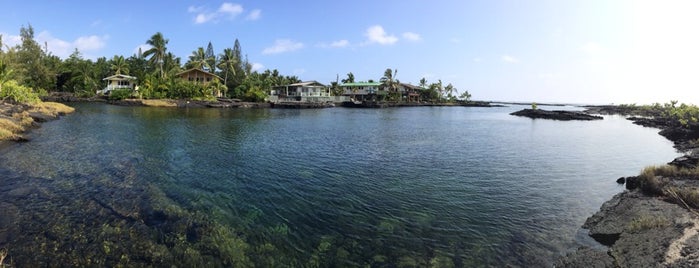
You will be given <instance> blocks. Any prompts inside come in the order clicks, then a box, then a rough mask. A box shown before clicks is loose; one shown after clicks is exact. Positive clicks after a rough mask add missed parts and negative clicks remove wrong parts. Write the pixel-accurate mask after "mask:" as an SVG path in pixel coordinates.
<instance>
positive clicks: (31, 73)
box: [15, 24, 56, 90]
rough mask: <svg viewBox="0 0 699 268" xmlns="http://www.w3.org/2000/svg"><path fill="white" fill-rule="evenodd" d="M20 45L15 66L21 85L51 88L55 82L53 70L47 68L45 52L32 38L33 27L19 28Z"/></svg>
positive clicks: (37, 88)
mask: <svg viewBox="0 0 699 268" xmlns="http://www.w3.org/2000/svg"><path fill="white" fill-rule="evenodd" d="M20 39H21V40H22V43H21V45H20V46H19V49H18V51H17V52H18V55H17V63H18V66H17V67H19V68H16V69H15V70H17V72H18V73H17V75H18V78H19V79H20V81H21V82H22V84H23V85H26V86H28V87H29V88H32V89H34V90H40V89H44V90H45V89H52V88H54V87H55V84H56V75H55V70H53V71H54V72H52V70H49V68H48V67H47V66H46V65H45V64H44V63H45V62H44V61H43V60H44V57H45V56H46V52H45V51H43V50H42V49H41V46H39V43H37V42H36V40H34V28H32V26H31V24H30V25H29V26H28V27H26V28H25V27H24V26H23V27H21V28H20Z"/></svg>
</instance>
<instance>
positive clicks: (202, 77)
mask: <svg viewBox="0 0 699 268" xmlns="http://www.w3.org/2000/svg"><path fill="white" fill-rule="evenodd" d="M177 77H179V78H182V79H183V80H185V81H190V82H195V83H202V84H208V83H209V82H211V81H213V80H214V79H218V80H219V81H221V80H223V79H222V78H221V77H219V76H218V75H215V74H212V73H210V72H207V71H204V70H202V69H197V68H192V69H189V70H185V71H182V72H180V73H178V74H177Z"/></svg>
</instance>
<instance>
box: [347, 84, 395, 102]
mask: <svg viewBox="0 0 699 268" xmlns="http://www.w3.org/2000/svg"><path fill="white" fill-rule="evenodd" d="M340 88H341V89H342V95H343V96H348V97H349V98H350V100H351V101H365V100H372V99H374V96H375V95H387V94H388V92H387V91H386V90H384V89H383V88H381V83H380V82H357V83H345V84H342V85H340Z"/></svg>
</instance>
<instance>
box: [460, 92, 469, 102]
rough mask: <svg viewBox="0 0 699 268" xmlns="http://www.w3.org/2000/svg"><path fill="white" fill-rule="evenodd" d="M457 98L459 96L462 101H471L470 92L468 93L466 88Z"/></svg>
mask: <svg viewBox="0 0 699 268" xmlns="http://www.w3.org/2000/svg"><path fill="white" fill-rule="evenodd" d="M459 98H461V100H462V101H465V102H469V101H471V93H468V90H464V92H463V93H461V96H459Z"/></svg>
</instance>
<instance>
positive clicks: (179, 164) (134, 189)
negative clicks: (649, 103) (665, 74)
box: [0, 104, 676, 267]
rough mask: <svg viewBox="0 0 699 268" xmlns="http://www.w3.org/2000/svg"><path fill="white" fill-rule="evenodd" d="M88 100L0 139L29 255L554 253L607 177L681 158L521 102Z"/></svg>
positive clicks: (481, 261)
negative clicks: (281, 105)
mask: <svg viewBox="0 0 699 268" xmlns="http://www.w3.org/2000/svg"><path fill="white" fill-rule="evenodd" d="M77 108H78V112H77V113H76V114H73V115H70V116H67V117H64V118H62V119H61V120H59V121H54V122H50V123H46V124H44V126H43V127H42V128H40V129H38V130H36V131H34V132H33V136H34V140H33V141H31V142H29V143H25V144H16V145H11V146H7V148H3V149H0V176H2V179H1V180H0V211H2V212H0V213H2V214H3V215H2V217H0V218H2V220H0V246H4V247H7V248H8V249H9V253H10V256H11V257H12V258H13V261H14V262H15V263H16V264H18V265H20V266H36V265H46V264H60V265H78V266H84V265H106V266H113V265H118V264H124V265H144V264H147V265H166V264H180V265H187V264H189V265H195V266H201V265H206V266H219V265H220V266H250V265H257V266H287V265H289V266H313V265H320V266H326V265H339V266H346V265H349V266H359V265H372V266H383V265H389V266H393V265H396V266H410V265H417V266H427V265H436V266H447V267H448V266H450V265H456V266H503V265H506V264H509V265H515V266H532V265H536V266H541V265H550V264H551V262H552V260H554V259H555V258H556V257H557V256H559V255H561V254H564V253H565V252H567V251H569V250H571V249H573V248H575V247H576V242H575V241H574V237H575V234H576V232H577V231H578V230H579V226H580V225H581V224H582V223H583V221H584V220H585V218H586V217H588V216H589V215H591V214H592V213H593V212H594V211H596V210H597V209H598V208H599V206H600V205H601V204H602V202H603V201H604V200H606V199H609V198H610V197H611V196H612V195H613V194H614V193H616V192H619V191H621V190H622V188H621V187H620V186H617V185H616V184H615V182H614V179H616V178H617V177H620V176H628V175H634V174H637V173H638V172H639V171H640V169H641V168H642V167H644V166H647V165H651V164H661V163H664V162H667V161H669V160H671V159H672V158H673V157H674V156H676V153H675V152H674V151H673V149H672V148H671V144H670V142H668V141H666V140H664V139H663V138H662V137H660V136H659V135H657V134H656V132H657V130H654V129H648V128H641V127H638V126H634V125H632V124H631V123H630V122H628V121H626V120H624V119H623V118H620V117H606V118H605V120H603V121H595V122H558V121H546V120H530V119H526V118H520V117H513V116H509V115H508V113H509V112H512V111H514V110H516V109H517V107H514V108H512V107H507V108H464V107H416V108H400V109H344V108H334V109H323V110H270V109H262V110H255V109H240V110H218V109H158V108H144V107H117V106H107V105H95V104H79V105H78V107H77Z"/></svg>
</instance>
